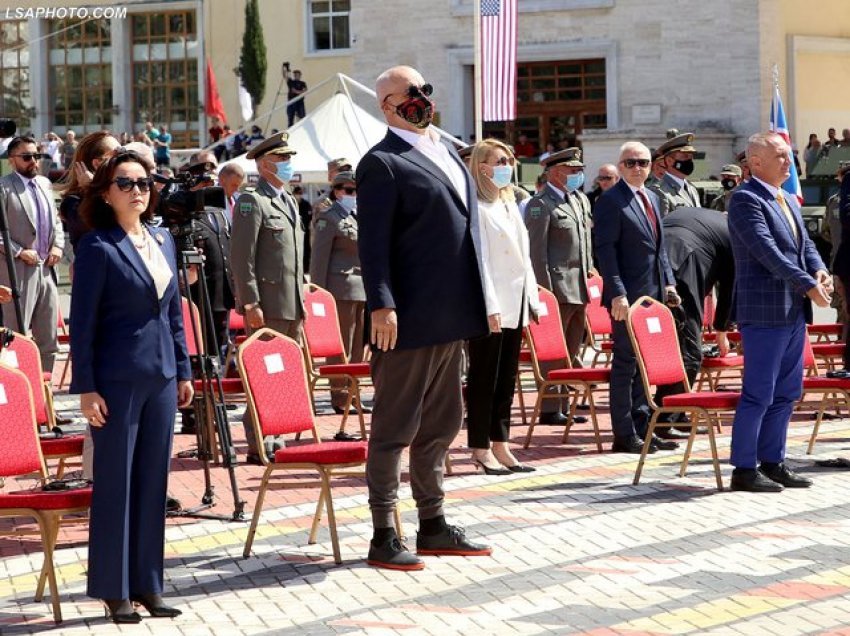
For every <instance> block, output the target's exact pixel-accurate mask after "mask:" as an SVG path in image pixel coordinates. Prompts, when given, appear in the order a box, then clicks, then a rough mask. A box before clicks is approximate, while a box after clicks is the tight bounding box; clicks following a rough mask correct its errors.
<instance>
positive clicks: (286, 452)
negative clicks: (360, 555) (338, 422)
mask: <svg viewBox="0 0 850 636" xmlns="http://www.w3.org/2000/svg"><path fill="white" fill-rule="evenodd" d="M366 446H367V442H324V443H322V444H302V445H301V446H287V447H284V448H281V449H280V450H277V451H275V454H274V461H275V463H276V464H354V463H357V462H365V461H366Z"/></svg>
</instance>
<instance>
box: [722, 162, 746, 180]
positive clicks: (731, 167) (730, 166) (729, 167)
mask: <svg viewBox="0 0 850 636" xmlns="http://www.w3.org/2000/svg"><path fill="white" fill-rule="evenodd" d="M720 174H732V175H735V176H736V177H742V176H744V171H743V170H741V166H736V165H735V164H734V163H727V164H726V165H725V166H723V167H722V168H721V169H720Z"/></svg>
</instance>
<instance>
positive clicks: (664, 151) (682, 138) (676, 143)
mask: <svg viewBox="0 0 850 636" xmlns="http://www.w3.org/2000/svg"><path fill="white" fill-rule="evenodd" d="M693 143H694V133H682V134H681V135H676V136H675V137H673V138H672V139H668V140H667V141H665V142H664V143H663V144H661V145H660V146H658V149H657V150H656V151H655V153H656V154H657V155H658V156H659V157H666V156H667V155H669V154H670V153H671V152H696V151H697V149H696V148H694V147H693V145H692V144H693Z"/></svg>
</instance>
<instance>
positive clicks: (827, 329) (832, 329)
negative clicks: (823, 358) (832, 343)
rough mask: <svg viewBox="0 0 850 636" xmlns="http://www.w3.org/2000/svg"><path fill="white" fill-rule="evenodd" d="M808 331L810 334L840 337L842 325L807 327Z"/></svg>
mask: <svg viewBox="0 0 850 636" xmlns="http://www.w3.org/2000/svg"><path fill="white" fill-rule="evenodd" d="M808 329H809V333H810V334H824V335H840V334H841V330H842V329H844V325H842V324H841V323H840V322H835V323H821V324H817V325H809V327H808Z"/></svg>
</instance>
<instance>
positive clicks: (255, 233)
mask: <svg viewBox="0 0 850 636" xmlns="http://www.w3.org/2000/svg"><path fill="white" fill-rule="evenodd" d="M288 137H289V135H288V134H287V133H285V132H282V133H277V134H275V135H272V136H271V137H269V138H267V139H265V140H264V141H263V142H261V143H259V144H257V145H256V146H254V147H253V148H251V150H249V151H248V154H247V155H246V156H247V158H248V159H255V160H256V162H257V171H258V172H259V173H260V180H259V181H258V182H257V187H256V188H253V189H246V190H245V192H243V193H242V194H241V195H240V197H239V198H238V199H237V200H236V206H235V209H234V213H233V230H232V235H231V239H230V252H231V269H232V272H233V282H234V285H235V290H234V291H235V295H236V308H237V311H239V312H240V313H244V315H245V323H246V325H247V327H248V329H249V330H251V331H254V330H257V329H259V328H261V327H269V328H271V329H274V330H275V331H278V332H280V333H282V334H284V335H286V336H289V337H290V338H294V339H296V340H298V339H300V336H301V324H302V322H303V320H304V265H303V263H304V261H303V251H304V231H303V229H302V227H301V219H300V217H299V214H298V204H297V202H296V201H295V198H294V197H293V196H292V194H291V193H290V192H289V180H290V179H291V178H292V172H293V170H292V164H291V162H290V158H291V156H292V155H294V154H295V150H293V149H292V148H290V147H289V143H288ZM243 421H244V422H245V425H246V426H245V434H246V438H247V439H248V447H249V461H254V460H255V459H258V458H256V455H257V451H256V449H257V446H256V441H255V440H254V435H253V428H252V426H251V425H250V424H249V420H248V418H247V416H246V418H245V419H243ZM252 455H253V456H255V457H252Z"/></svg>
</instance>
